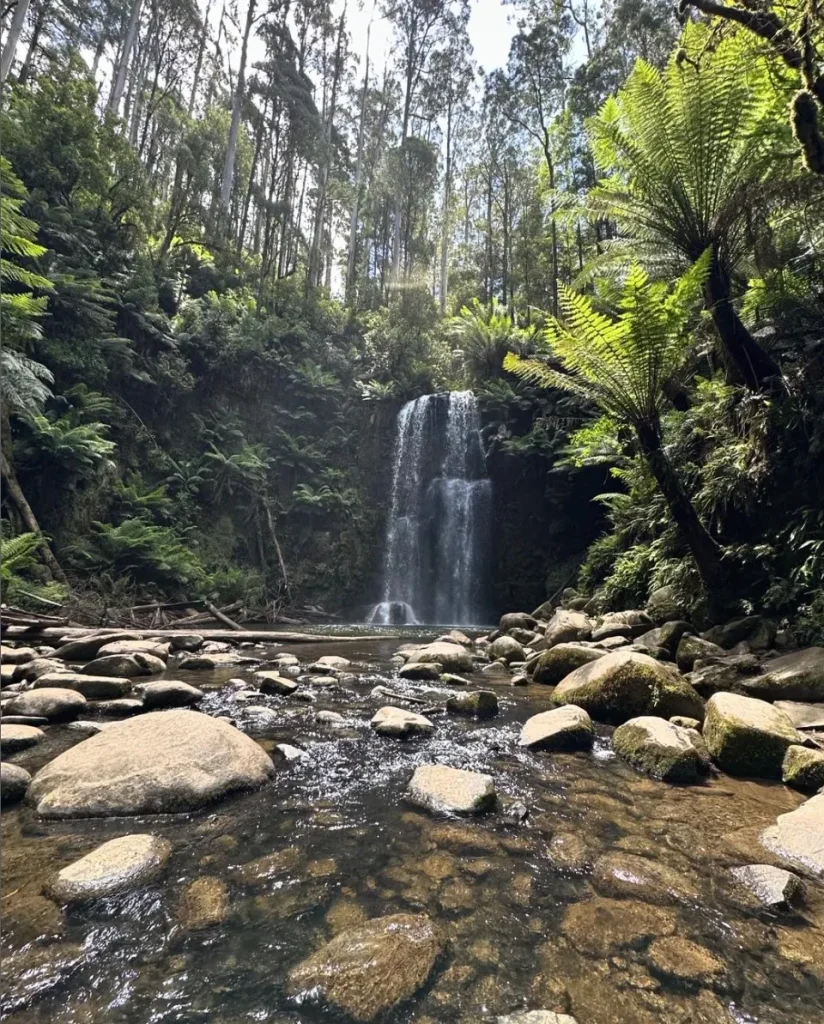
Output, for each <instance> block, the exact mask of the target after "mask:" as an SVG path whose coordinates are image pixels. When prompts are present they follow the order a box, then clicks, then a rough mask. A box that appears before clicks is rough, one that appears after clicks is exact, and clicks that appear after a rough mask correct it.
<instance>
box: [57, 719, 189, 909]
mask: <svg viewBox="0 0 824 1024" xmlns="http://www.w3.org/2000/svg"><path fill="white" fill-rule="evenodd" d="M121 728H122V727H121ZM171 853H172V844H171V843H170V842H168V840H166V839H161V838H159V837H158V836H153V835H149V834H144V833H140V834H136V835H129V836H120V838H118V839H111V840H109V842H107V843H103V845H102V846H98V847H97V848H96V849H94V850H92V852H91V853H88V854H86V856H85V857H81V858H80V860H76V861H74V862H73V863H72V864H69V865H68V866H67V867H65V868H63V869H62V871H58V872H57V874H56V875H54V876H52V877H51V878H50V879H49V880H48V881H47V883H46V885H45V888H44V891H45V893H46V895H47V896H48V897H49V898H50V899H53V900H54V901H55V902H57V903H77V902H80V901H83V900H94V899H103V898H105V897H107V896H114V895H116V894H118V893H121V892H127V891H128V890H130V889H136V888H138V887H139V886H142V885H146V884H148V883H149V882H151V881H154V879H155V878H157V877H158V875H160V873H161V872H162V871H163V868H164V867H165V866H166V862H167V861H168V859H169V857H170V856H171Z"/></svg>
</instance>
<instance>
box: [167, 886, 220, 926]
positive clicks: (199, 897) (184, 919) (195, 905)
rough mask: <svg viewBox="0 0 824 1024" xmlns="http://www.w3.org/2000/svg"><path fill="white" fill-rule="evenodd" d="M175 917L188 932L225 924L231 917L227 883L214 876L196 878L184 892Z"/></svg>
mask: <svg viewBox="0 0 824 1024" xmlns="http://www.w3.org/2000/svg"><path fill="white" fill-rule="evenodd" d="M175 916H176V918H177V922H178V924H179V925H180V927H181V928H182V929H183V930H184V931H187V932H196V931H202V930H203V929H204V928H213V927H214V926H215V925H218V924H223V922H224V921H225V920H226V918H227V917H228V916H229V890H228V888H227V886H226V883H225V882H224V881H222V880H221V879H220V878H215V877H214V876H212V875H203V876H202V877H201V878H196V879H195V880H194V882H190V883H189V884H188V885H187V886H186V888H185V889H184V890H183V895H182V896H181V897H180V903H179V904H178V907H177V912H176V914H175Z"/></svg>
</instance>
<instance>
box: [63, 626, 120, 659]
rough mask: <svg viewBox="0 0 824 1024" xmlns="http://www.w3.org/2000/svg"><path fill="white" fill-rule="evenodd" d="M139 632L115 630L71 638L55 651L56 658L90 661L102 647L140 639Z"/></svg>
mask: <svg viewBox="0 0 824 1024" xmlns="http://www.w3.org/2000/svg"><path fill="white" fill-rule="evenodd" d="M139 639H140V638H139V637H138V635H137V633H126V632H123V631H122V630H121V631H120V632H113V631H111V630H109V632H108V633H105V632H104V633H95V634H94V635H93V636H87V637H83V638H82V639H81V640H69V642H68V643H65V644H62V645H61V646H60V647H58V648H57V650H56V651H55V652H54V655H55V657H56V658H60V659H61V660H63V661H89V659H91V658H94V657H95V655H96V654H97V652H98V651H99V650H100V648H101V647H105V646H106V644H111V643H116V642H117V641H118V640H139Z"/></svg>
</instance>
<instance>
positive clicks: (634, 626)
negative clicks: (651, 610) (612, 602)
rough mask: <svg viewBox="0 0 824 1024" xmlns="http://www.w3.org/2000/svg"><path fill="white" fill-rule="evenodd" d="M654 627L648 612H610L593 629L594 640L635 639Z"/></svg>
mask: <svg viewBox="0 0 824 1024" xmlns="http://www.w3.org/2000/svg"><path fill="white" fill-rule="evenodd" d="M652 625H653V621H652V619H651V618H650V617H649V615H647V613H646V612H642V611H627V612H610V613H609V614H607V615H605V616H604V617H603V618H602V619H601V621H600V622H599V623H598V624H597V625H596V626H595V627H594V628H593V630H592V639H593V640H594V641H598V640H607V639H609V638H610V637H614V636H621V637H628V638H629V639H634V638H635V637H637V636H641V635H642V634H643V633H646V632H647V631H648V630H649V629H650V628H651V627H652Z"/></svg>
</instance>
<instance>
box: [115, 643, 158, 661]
mask: <svg viewBox="0 0 824 1024" xmlns="http://www.w3.org/2000/svg"><path fill="white" fill-rule="evenodd" d="M112 654H150V655H151V656H152V657H153V658H160V660H161V661H166V659H167V658H168V657H169V644H168V643H161V641H159V640H114V641H113V642H112V643H109V644H104V645H103V646H102V647H101V648H100V650H99V651H98V652H97V657H98V658H106V657H109V656H110V655H112Z"/></svg>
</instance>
